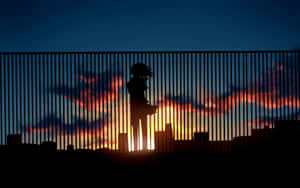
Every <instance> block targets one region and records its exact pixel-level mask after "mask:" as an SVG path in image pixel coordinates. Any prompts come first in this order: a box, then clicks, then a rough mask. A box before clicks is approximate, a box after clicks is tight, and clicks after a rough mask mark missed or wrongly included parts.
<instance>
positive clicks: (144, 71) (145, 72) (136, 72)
mask: <svg viewBox="0 0 300 188" xmlns="http://www.w3.org/2000/svg"><path fill="white" fill-rule="evenodd" d="M130 74H132V75H133V76H152V72H151V70H150V68H149V67H148V66H147V65H145V64H143V63H136V64H134V65H133V66H132V67H131V69H130Z"/></svg>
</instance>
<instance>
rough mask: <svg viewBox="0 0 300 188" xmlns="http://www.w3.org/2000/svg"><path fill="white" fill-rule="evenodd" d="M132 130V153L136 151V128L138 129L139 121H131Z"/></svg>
mask: <svg viewBox="0 0 300 188" xmlns="http://www.w3.org/2000/svg"><path fill="white" fill-rule="evenodd" d="M132 128H133V146H134V147H133V149H134V151H137V150H138V128H139V119H134V120H133V121H132Z"/></svg>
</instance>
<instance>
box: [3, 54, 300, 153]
mask: <svg viewBox="0 0 300 188" xmlns="http://www.w3.org/2000/svg"><path fill="white" fill-rule="evenodd" d="M0 62H1V66H0V69H1V70H0V72H1V82H0V84H1V85H0V86H1V92H0V94H1V98H0V101H1V106H0V127H1V128H0V145H4V144H7V141H6V137H7V136H8V135H12V134H21V135H22V143H24V144H41V143H42V142H44V141H54V142H56V143H57V146H58V149H61V150H65V149H66V148H67V146H68V145H73V146H74V147H75V149H91V150H97V149H108V150H119V149H121V148H120V147H119V146H121V145H122V144H123V143H125V145H126V147H127V146H128V149H129V151H133V147H132V142H133V139H132V128H131V126H130V110H129V108H130V101H129V94H128V92H127V88H126V83H127V82H128V80H129V79H130V71H129V70H130V67H131V66H132V65H133V64H135V63H137V62H142V63H144V64H146V65H148V66H149V67H150V68H151V70H152V71H153V77H152V78H151V79H150V80H149V82H148V86H149V88H148V90H147V91H146V96H147V98H148V100H149V102H150V103H151V104H155V105H158V110H157V112H156V114H154V115H152V116H148V120H147V121H148V122H147V124H148V141H149V142H148V149H149V150H154V149H156V148H157V147H156V145H157V144H159V142H162V141H160V138H162V139H163V137H164V136H163V135H164V134H165V133H167V132H169V133H170V134H171V137H170V138H172V139H173V140H174V142H178V143H181V142H188V141H192V140H194V139H195V137H196V135H197V134H198V135H199V134H200V135H202V136H207V139H208V140H209V141H210V142H221V141H232V140H234V139H235V138H238V137H243V136H251V135H252V131H253V129H262V128H264V127H269V128H273V126H274V121H275V120H278V119H299V114H300V113H299V100H300V97H299V96H300V94H299V70H300V69H299V51H165V52H159V51H149V52H28V53H27V52H6V53H5V52H1V53H0ZM166 125H167V126H166ZM140 135H141V134H140ZM165 136H166V135H165ZM169 136H170V135H169ZM119 137H120V139H119ZM140 138H141V136H140ZM141 142H142V139H140V142H139V145H140V146H139V148H140V149H141V145H142V144H140V143H141ZM168 142H169V141H168ZM126 147H125V148H126ZM173 149H174V148H173ZM167 150H168V149H167Z"/></svg>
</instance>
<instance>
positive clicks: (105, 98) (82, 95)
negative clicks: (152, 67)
mask: <svg viewBox="0 0 300 188" xmlns="http://www.w3.org/2000/svg"><path fill="white" fill-rule="evenodd" d="M73 76H74V77H75V79H76V84H75V86H74V87H69V86H58V87H57V88H55V89H51V92H56V93H57V94H59V95H63V96H64V97H65V99H69V100H71V101H72V102H73V103H75V104H77V105H79V106H80V107H82V108H84V109H86V110H96V111H104V109H103V108H102V107H103V105H102V104H103V103H109V102H112V101H114V100H116V99H117V98H118V97H119V87H120V86H122V84H123V78H122V76H121V74H120V73H118V72H112V71H106V72H103V73H100V74H97V73H94V72H89V71H86V72H80V73H78V74H75V75H73Z"/></svg>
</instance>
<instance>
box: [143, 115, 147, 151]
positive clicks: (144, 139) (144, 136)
mask: <svg viewBox="0 0 300 188" xmlns="http://www.w3.org/2000/svg"><path fill="white" fill-rule="evenodd" d="M141 123H142V134H143V150H147V149H148V134H147V116H145V117H143V118H142V119H141Z"/></svg>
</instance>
